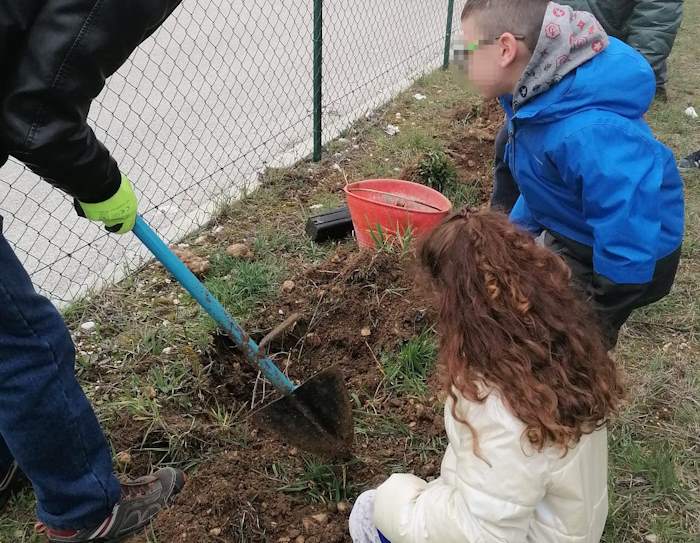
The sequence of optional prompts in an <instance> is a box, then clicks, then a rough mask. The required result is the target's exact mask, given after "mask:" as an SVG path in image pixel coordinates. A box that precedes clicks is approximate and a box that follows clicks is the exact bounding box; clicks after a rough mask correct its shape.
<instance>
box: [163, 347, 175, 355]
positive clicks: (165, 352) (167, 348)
mask: <svg viewBox="0 0 700 543" xmlns="http://www.w3.org/2000/svg"><path fill="white" fill-rule="evenodd" d="M162 353H163V354H165V355H169V354H172V353H173V348H172V347H166V348H165V349H163V351H162Z"/></svg>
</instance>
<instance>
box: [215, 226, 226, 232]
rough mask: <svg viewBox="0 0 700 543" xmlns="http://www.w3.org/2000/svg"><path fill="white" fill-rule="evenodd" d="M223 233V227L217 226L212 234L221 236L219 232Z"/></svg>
mask: <svg viewBox="0 0 700 543" xmlns="http://www.w3.org/2000/svg"><path fill="white" fill-rule="evenodd" d="M223 231H224V227H223V226H217V227H216V228H214V233H215V234H221V232H223Z"/></svg>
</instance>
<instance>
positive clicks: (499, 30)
mask: <svg viewBox="0 0 700 543" xmlns="http://www.w3.org/2000/svg"><path fill="white" fill-rule="evenodd" d="M548 5H549V0H467V3H466V4H465V5H464V9H463V10H462V17H461V19H462V21H464V20H466V19H469V18H470V17H476V21H477V26H478V27H479V29H480V30H481V32H482V33H483V35H484V37H485V38H488V39H496V38H498V37H500V36H501V35H502V34H503V33H505V32H510V33H512V34H514V35H517V36H522V37H523V41H524V42H525V45H527V48H528V49H529V50H530V51H534V50H535V47H536V46H537V41H538V40H539V38H540V31H541V30H542V23H543V22H544V16H545V13H547V6H548Z"/></svg>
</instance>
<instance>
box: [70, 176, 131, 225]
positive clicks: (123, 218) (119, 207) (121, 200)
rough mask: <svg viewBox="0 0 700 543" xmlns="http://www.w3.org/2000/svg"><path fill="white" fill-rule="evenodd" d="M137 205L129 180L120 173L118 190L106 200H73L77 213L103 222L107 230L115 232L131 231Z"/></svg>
mask: <svg viewBox="0 0 700 543" xmlns="http://www.w3.org/2000/svg"><path fill="white" fill-rule="evenodd" d="M137 207H138V206H137V202H136V195H135V194H134V191H133V189H132V188H131V182H130V181H129V178H128V177H127V176H126V175H124V174H122V182H121V185H119V190H117V192H116V193H115V194H114V195H113V196H112V197H110V198H108V199H107V200H104V201H103V202H97V203H93V204H90V203H86V202H81V201H79V200H75V210H76V211H77V212H78V215H80V216H81V217H85V218H87V219H90V220H91V221H95V222H101V223H103V224H104V225H105V228H106V229H107V230H108V231H110V232H112V233H115V234H126V233H127V232H130V231H131V229H132V228H133V227H134V223H135V222H136V212H137Z"/></svg>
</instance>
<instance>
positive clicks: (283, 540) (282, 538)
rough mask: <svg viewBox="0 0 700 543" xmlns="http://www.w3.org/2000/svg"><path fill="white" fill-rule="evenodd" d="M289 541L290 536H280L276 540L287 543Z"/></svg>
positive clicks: (279, 542) (278, 542)
mask: <svg viewBox="0 0 700 543" xmlns="http://www.w3.org/2000/svg"><path fill="white" fill-rule="evenodd" d="M290 541H291V538H289V537H280V538H279V539H278V540H277V543H289V542H290Z"/></svg>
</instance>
